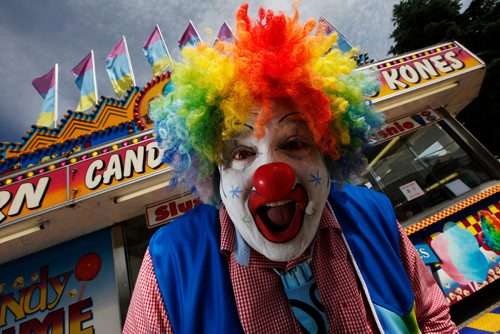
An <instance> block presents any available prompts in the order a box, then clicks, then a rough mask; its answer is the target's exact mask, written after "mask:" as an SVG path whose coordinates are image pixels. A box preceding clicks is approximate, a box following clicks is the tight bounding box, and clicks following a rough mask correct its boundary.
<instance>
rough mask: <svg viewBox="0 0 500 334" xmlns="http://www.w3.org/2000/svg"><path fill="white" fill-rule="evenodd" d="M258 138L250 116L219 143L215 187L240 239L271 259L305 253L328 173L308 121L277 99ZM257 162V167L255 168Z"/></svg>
mask: <svg viewBox="0 0 500 334" xmlns="http://www.w3.org/2000/svg"><path fill="white" fill-rule="evenodd" d="M272 116H273V117H272V118H271V120H270V121H269V123H268V124H267V125H266V126H265V127H264V129H265V135H264V137H262V138H256V137H255V136H254V129H255V127H254V121H253V120H250V121H249V122H248V123H247V124H245V128H246V130H245V131H244V132H243V133H241V134H239V135H238V136H236V137H235V138H233V139H231V140H228V141H227V142H225V143H224V155H223V160H224V164H223V166H220V174H221V182H220V192H221V197H222V202H223V203H224V205H225V207H226V209H227V212H228V214H229V217H230V218H231V220H232V221H233V223H234V225H235V226H236V229H237V230H238V232H239V233H240V234H241V236H242V237H243V239H244V240H245V241H246V242H247V243H248V244H249V245H250V247H252V248H253V249H255V250H256V251H257V252H259V253H261V254H262V255H264V256H265V257H267V258H269V259H271V260H273V261H290V260H293V259H295V258H297V257H299V256H300V255H302V254H303V253H304V251H305V250H306V249H307V247H308V246H309V245H310V244H311V242H312V240H313V239H314V236H315V235H316V231H317V229H318V225H319V221H320V219H321V214H322V211H323V208H324V206H325V203H326V200H327V197H328V193H329V191H330V178H329V173H328V170H327V168H326V166H325V163H324V161H323V157H322V156H321V153H320V152H319V150H318V149H317V148H316V145H315V144H314V140H313V137H312V134H311V132H310V130H309V128H308V126H307V123H306V122H305V121H304V120H302V119H301V117H300V114H299V113H298V112H296V111H295V110H294V109H293V108H292V107H291V106H289V105H287V104H283V103H276V104H275V105H274V106H273V111H272ZM259 167H260V168H259Z"/></svg>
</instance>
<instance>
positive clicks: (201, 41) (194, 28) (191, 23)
mask: <svg viewBox="0 0 500 334" xmlns="http://www.w3.org/2000/svg"><path fill="white" fill-rule="evenodd" d="M189 24H190V25H191V26H192V27H193V30H194V32H195V33H196V36H198V38H199V39H200V43H203V40H202V39H201V36H200V34H198V30H196V27H195V26H194V24H193V22H191V20H189Z"/></svg>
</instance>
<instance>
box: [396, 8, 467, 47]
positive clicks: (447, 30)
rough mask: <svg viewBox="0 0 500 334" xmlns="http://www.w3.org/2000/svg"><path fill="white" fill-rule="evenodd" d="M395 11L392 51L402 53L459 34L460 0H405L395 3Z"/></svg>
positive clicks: (447, 39)
mask: <svg viewBox="0 0 500 334" xmlns="http://www.w3.org/2000/svg"><path fill="white" fill-rule="evenodd" d="M392 15H393V17H392V21H393V22H394V25H395V26H396V28H395V29H394V31H393V32H392V34H391V37H392V38H393V39H394V41H395V42H396V44H395V45H393V46H392V47H391V48H390V50H389V52H390V53H392V54H401V53H404V52H408V51H413V50H415V49H418V48H421V47H425V46H429V45H431V44H437V43H439V42H444V41H449V40H450V39H453V38H454V37H456V35H457V33H458V30H459V29H458V26H457V21H458V18H459V17H460V1H459V0H403V1H401V2H400V3H399V4H396V5H394V8H393V11H392Z"/></svg>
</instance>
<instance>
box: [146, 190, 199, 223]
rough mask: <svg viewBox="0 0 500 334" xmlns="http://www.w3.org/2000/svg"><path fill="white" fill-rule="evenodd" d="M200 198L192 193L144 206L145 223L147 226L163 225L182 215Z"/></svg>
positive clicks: (195, 204)
mask: <svg viewBox="0 0 500 334" xmlns="http://www.w3.org/2000/svg"><path fill="white" fill-rule="evenodd" d="M200 203H201V201H200V198H199V197H197V196H194V195H193V194H192V193H185V194H183V195H180V196H177V197H174V198H171V199H168V200H166V201H163V202H161V203H156V204H153V205H150V206H147V207H146V223H147V225H148V227H149V228H154V227H157V226H160V225H164V224H166V223H168V222H169V221H171V220H174V219H175V218H178V217H180V216H182V215H183V214H184V213H186V212H188V211H189V210H191V209H192V208H194V207H195V206H197V205H198V204H200Z"/></svg>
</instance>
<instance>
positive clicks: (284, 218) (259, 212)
mask: <svg viewBox="0 0 500 334" xmlns="http://www.w3.org/2000/svg"><path fill="white" fill-rule="evenodd" d="M284 197H285V198H283V199H280V200H279V201H273V202H270V201H268V200H267V199H266V197H265V196H263V195H261V194H259V193H258V192H256V191H253V192H252V193H251V195H250V198H249V202H248V206H249V209H250V212H251V213H252V216H253V218H254V221H255V224H256V226H257V228H258V229H259V231H260V233H262V235H263V236H264V237H265V238H266V239H268V240H269V241H271V242H276V243H283V242H287V241H290V240H292V239H293V238H295V236H296V235H297V234H298V233H299V231H300V228H301V227H302V222H303V221H304V213H305V208H306V205H307V201H308V199H307V193H306V191H305V190H304V187H302V185H300V184H297V185H296V186H295V188H294V189H293V190H292V191H290V192H289V193H288V194H286V195H285V196H284Z"/></svg>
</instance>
